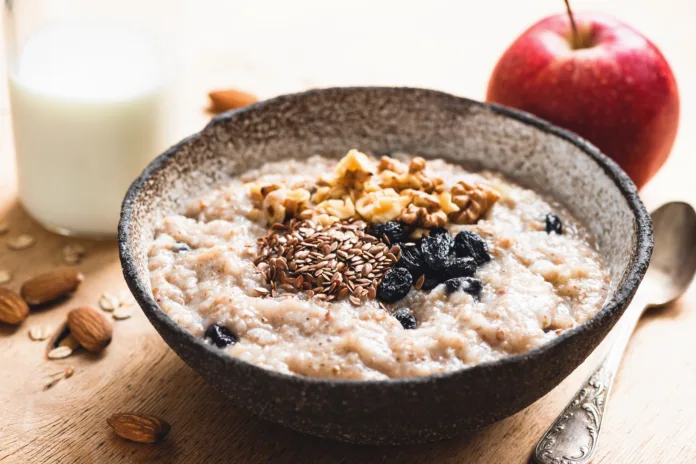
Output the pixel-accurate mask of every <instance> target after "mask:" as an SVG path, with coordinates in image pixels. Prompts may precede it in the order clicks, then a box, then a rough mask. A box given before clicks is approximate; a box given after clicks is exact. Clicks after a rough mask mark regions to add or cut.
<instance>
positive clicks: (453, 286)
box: [445, 277, 483, 297]
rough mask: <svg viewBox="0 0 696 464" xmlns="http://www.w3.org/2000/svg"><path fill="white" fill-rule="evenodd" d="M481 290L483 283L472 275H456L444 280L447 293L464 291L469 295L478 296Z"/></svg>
mask: <svg viewBox="0 0 696 464" xmlns="http://www.w3.org/2000/svg"><path fill="white" fill-rule="evenodd" d="M481 290H483V284H482V283H481V281H480V280H478V279H474V278H473V277H457V278H454V279H449V280H447V281H445V291H446V292H447V293H454V292H466V293H468V294H469V295H473V296H475V297H478V295H479V293H481Z"/></svg>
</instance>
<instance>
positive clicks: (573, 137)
mask: <svg viewBox="0 0 696 464" xmlns="http://www.w3.org/2000/svg"><path fill="white" fill-rule="evenodd" d="M370 91H374V92H382V91H384V92H403V93H404V94H409V93H425V94H430V95H432V96H434V97H440V98H449V99H452V100H454V101H456V102H457V103H464V104H466V105H469V106H474V107H479V108H486V109H489V110H492V111H493V112H494V113H497V114H500V115H503V116H505V117H508V118H511V119H513V120H515V121H518V122H521V123H523V124H525V125H528V126H532V127H534V128H536V129H538V130H541V131H542V132H545V133H548V134H551V135H554V136H556V137H559V138H561V139H563V140H565V141H566V142H568V143H570V144H572V145H574V146H575V147H577V148H579V149H580V150H581V151H582V152H583V153H585V155H587V156H588V157H589V158H591V159H592V160H593V161H594V162H595V163H596V164H597V165H599V167H601V168H602V169H603V170H604V172H605V173H606V174H607V176H608V177H609V178H610V179H611V180H612V181H613V182H614V185H616V187H617V188H618V189H619V191H620V193H621V194H622V196H623V197H624V198H625V199H626V201H627V203H628V206H629V208H630V210H631V212H632V213H633V218H634V227H635V231H636V241H635V242H634V243H633V247H632V256H631V259H630V263H629V266H628V267H627V268H626V270H625V271H624V276H625V278H624V280H623V283H622V285H620V286H619V288H617V290H616V291H615V292H614V293H613V294H612V295H611V296H610V298H608V300H607V301H605V303H604V305H603V306H602V308H601V309H600V310H599V311H598V312H597V314H595V315H594V316H593V317H592V318H590V319H589V320H588V321H586V322H584V323H583V324H580V325H578V326H576V327H574V328H572V329H569V330H567V331H565V332H563V333H562V334H561V335H559V336H558V337H556V338H555V339H553V340H550V341H548V342H545V343H543V344H542V345H540V346H538V347H536V348H533V349H532V350H529V351H527V352H525V353H520V354H514V355H508V356H505V357H503V358H500V359H497V360H492V361H485V362H482V363H479V364H475V365H473V366H468V367H464V368H461V369H457V370H454V371H449V372H444V373H438V374H431V375H426V376H419V377H399V378H389V379H380V380H376V379H367V380H361V379H327V378H317V377H307V376H303V375H296V374H286V373H283V372H278V371H274V370H270V369H266V368H264V367H260V366H258V365H256V364H252V363H249V362H247V361H244V360H242V359H241V358H238V357H236V356H232V355H229V354H226V353H225V352H224V351H222V350H220V349H218V348H214V347H212V345H211V344H209V343H205V341H204V340H203V339H201V338H198V337H195V336H194V335H193V334H191V333H190V332H189V331H188V330H186V329H185V328H184V327H182V326H180V325H179V324H177V323H176V322H175V321H174V320H173V319H171V318H170V317H169V316H168V315H167V313H165V312H164V311H163V310H162V309H160V307H159V305H158V304H157V302H156V301H155V300H154V298H153V296H152V294H151V293H149V292H148V291H147V290H146V286H145V285H144V284H143V282H141V281H140V279H139V278H138V272H137V267H136V265H135V259H134V254H133V250H132V248H131V246H130V242H131V239H132V236H131V233H130V224H131V220H132V217H133V205H134V202H135V199H136V198H137V197H138V195H139V194H140V192H141V191H142V190H143V189H144V188H145V187H146V186H147V184H148V180H149V178H150V176H151V175H152V174H153V173H155V172H156V171H158V170H160V169H162V168H164V167H165V166H166V165H167V163H168V161H169V160H170V159H171V158H173V157H174V156H175V154H176V153H177V152H178V151H179V150H180V149H181V147H182V146H184V145H185V144H187V143H189V142H190V141H192V140H195V139H197V138H199V137H201V136H202V135H203V133H204V132H205V131H207V130H208V129H210V128H211V127H215V126H217V125H220V124H223V123H224V122H225V121H229V120H234V119H236V118H238V117H240V116H241V115H244V114H246V113H250V112H254V111H257V110H259V109H262V108H264V107H266V106H268V105H272V104H276V103H279V102H284V101H289V100H294V99H298V98H304V97H306V96H311V95H315V94H318V93H336V94H342V93H346V94H349V93H353V92H370ZM118 247H119V257H120V260H121V267H122V270H123V275H124V278H125V280H126V283H127V284H128V287H129V289H130V290H131V292H132V293H133V295H134V297H135V299H136V301H137V302H138V304H139V306H140V307H141V308H142V309H143V312H145V314H146V316H147V317H148V319H150V320H152V319H153V318H155V319H157V320H158V321H159V322H161V323H163V324H164V325H165V326H166V327H167V329H168V330H170V331H172V332H174V334H175V335H176V336H177V337H180V339H183V340H185V342H186V343H189V344H194V345H197V346H198V348H202V349H203V350H205V351H207V354H208V355H211V356H215V357H218V358H219V359H220V360H221V361H222V362H223V363H225V364H232V365H238V367H243V368H247V369H251V370H252V371H255V373H256V374H259V375H266V376H268V377H271V378H275V379H277V380H279V381H285V382H291V383H297V384H314V385H321V386H324V387H329V388H331V387H335V388H340V387H364V388H369V387H370V386H379V387H388V386H398V385H403V384H425V383H429V382H433V381H437V380H445V379H451V378H453V377H456V376H459V375H475V374H476V373H479V372H480V373H485V372H486V371H489V370H492V369H497V368H500V367H504V366H507V365H514V364H518V363H526V362H529V361H532V360H533V358H536V357H542V356H543V355H544V354H545V353H547V352H548V351H550V350H553V349H554V348H555V347H556V346H558V345H561V344H563V343H565V342H566V340H568V339H570V338H574V337H578V336H581V335H582V334H583V333H585V332H587V331H589V330H590V329H591V328H592V326H594V325H597V324H601V323H603V322H604V321H605V320H606V319H608V318H611V317H613V315H614V313H616V312H617V311H618V310H619V309H620V307H621V305H623V304H624V302H626V301H627V300H630V299H631V298H632V297H633V294H634V293H635V291H636V290H637V288H638V285H639V284H640V282H641V280H642V278H643V276H644V275H645V272H646V270H647V268H648V264H649V262H650V256H651V254H652V248H653V236H652V221H651V219H650V215H649V213H648V212H647V210H646V208H645V206H644V205H643V203H642V201H641V200H640V197H639V195H638V189H637V188H636V186H635V184H634V183H633V181H631V179H630V178H629V177H628V175H627V174H626V173H625V172H624V171H623V170H622V169H621V168H620V167H619V166H618V164H617V163H616V162H614V161H613V160H612V159H610V158H609V157H608V156H606V155H604V154H603V153H602V152H601V151H600V150H599V149H598V148H597V147H596V146H594V145H593V144H592V143H590V142H589V141H587V140H585V139H584V138H582V137H581V136H579V135H577V134H575V133H574V132H571V131H569V130H567V129H562V128H560V127H558V126H556V125H554V124H552V123H550V122H548V121H546V120H543V119H541V118H538V117H536V116H534V115H532V114H530V113H527V112H524V111H521V110H517V109H513V108H510V107H506V106H503V105H498V104H495V103H489V102H480V101H477V100H473V99H470V98H466V97H459V96H456V95H453V94H449V93H447V92H443V91H439V90H432V89H426V88H418V87H390V86H350V87H326V88H315V89H311V90H307V91H303V92H297V93H291V94H284V95H280V96H277V97H274V98H271V99H268V100H263V101H260V102H257V103H254V104H252V105H249V106H246V107H243V108H240V109H237V110H232V111H228V112H226V113H222V114H220V115H217V116H215V117H214V118H213V119H212V120H211V121H210V122H209V123H208V124H206V126H205V127H203V128H202V129H201V130H200V131H198V132H196V133H194V134H192V135H190V136H188V137H186V138H184V139H182V140H181V141H179V142H178V143H176V144H175V145H173V146H172V147H170V148H169V149H167V150H166V151H165V152H164V153H162V154H160V155H159V156H157V157H156V158H155V159H154V160H153V161H151V162H150V164H148V166H147V167H146V168H145V169H144V170H143V172H142V173H141V174H140V176H138V177H137V178H136V179H135V180H134V181H133V183H132V184H131V186H130V188H129V189H128V192H127V193H126V196H125V198H124V200H123V203H122V207H121V215H120V221H119V226H118ZM618 317H620V315H619V316H618ZM618 317H617V319H618ZM156 330H157V328H156ZM158 333H159V331H158ZM160 336H161V334H160ZM168 345H169V344H168ZM170 348H172V347H171V346H170ZM172 349H173V348H172ZM174 352H176V350H174ZM177 355H178V353H177ZM194 370H195V369H194Z"/></svg>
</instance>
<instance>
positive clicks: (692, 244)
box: [533, 202, 696, 464]
mask: <svg viewBox="0 0 696 464" xmlns="http://www.w3.org/2000/svg"><path fill="white" fill-rule="evenodd" d="M651 216H652V220H653V231H654V237H655V248H654V250H653V255H652V259H651V261H650V266H649V267H648V272H647V273H646V274H645V278H644V279H643V282H642V283H641V285H640V287H639V288H638V291H637V292H636V295H635V297H634V298H633V301H632V302H631V304H630V306H629V307H628V309H627V310H626V312H625V313H624V315H623V317H622V318H621V320H620V321H619V323H618V325H617V328H616V329H615V330H614V334H613V342H612V345H611V347H610V348H609V352H608V353H607V355H606V357H605V358H604V360H603V361H602V363H601V364H600V365H599V367H597V369H596V370H595V371H594V372H593V373H592V374H591V375H590V377H589V378H588V379H587V380H586V381H585V383H584V384H583V386H582V388H581V389H580V391H578V392H577V393H576V395H575V396H574V397H573V400H572V401H571V402H570V403H569V404H568V405H567V406H566V408H565V409H564V410H563V412H562V413H561V415H560V416H558V418H556V420H555V421H554V423H553V424H551V427H549V429H548V430H547V431H546V433H544V435H543V436H542V437H541V440H539V443H538V444H537V446H536V449H535V450H534V455H533V457H534V462H536V463H537V464H584V463H587V462H589V461H590V459H591V458H592V455H593V454H594V451H595V449H596V447H597V439H598V438H599V431H600V427H601V425H602V418H603V417H604V412H605V411H606V405H607V402H608V400H609V394H610V393H611V387H612V385H613V383H614V378H615V377H616V372H617V371H618V368H619V364H620V363H621V358H622V357H623V354H624V351H625V350H626V346H627V345H628V340H629V339H630V338H631V335H632V334H633V330H634V329H635V328H636V325H637V324H638V320H639V319H640V317H641V316H642V315H643V312H644V311H645V310H646V309H648V308H657V307H661V306H665V305H667V304H669V303H671V302H673V301H674V300H676V299H677V298H679V297H680V296H681V295H682V293H684V291H685V290H686V289H687V288H688V287H689V284H690V283H691V280H692V279H693V277H694V273H695V272H696V212H695V211H694V209H693V208H692V207H691V206H690V205H689V204H687V203H682V202H672V203H666V204H664V205H662V206H661V207H660V208H658V209H657V210H656V211H654V212H653V213H652V215H651Z"/></svg>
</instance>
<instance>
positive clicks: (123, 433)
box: [106, 412, 171, 443]
mask: <svg viewBox="0 0 696 464" xmlns="http://www.w3.org/2000/svg"><path fill="white" fill-rule="evenodd" d="M106 422H107V423H108V424H109V425H110V426H111V428H112V429H114V432H115V433H116V435H118V436H119V437H121V438H125V439H126V440H131V441H136V442H138V443H155V442H158V441H160V440H161V439H163V438H164V437H165V436H166V435H167V433H169V429H170V428H171V426H170V425H169V424H168V423H167V422H166V421H165V420H163V419H160V418H159V417H157V416H152V415H150V414H138V413H127V412H124V413H120V414H114V415H113V416H111V417H109V418H108V419H107V420H106Z"/></svg>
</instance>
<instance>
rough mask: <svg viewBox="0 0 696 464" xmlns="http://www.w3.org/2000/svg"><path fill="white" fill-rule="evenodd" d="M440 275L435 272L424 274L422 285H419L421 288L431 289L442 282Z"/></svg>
mask: <svg viewBox="0 0 696 464" xmlns="http://www.w3.org/2000/svg"><path fill="white" fill-rule="evenodd" d="M442 280H443V279H441V278H440V276H438V275H435V274H426V275H425V278H424V279H423V285H421V290H432V289H433V288H435V287H437V286H438V285H440V283H442Z"/></svg>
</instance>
